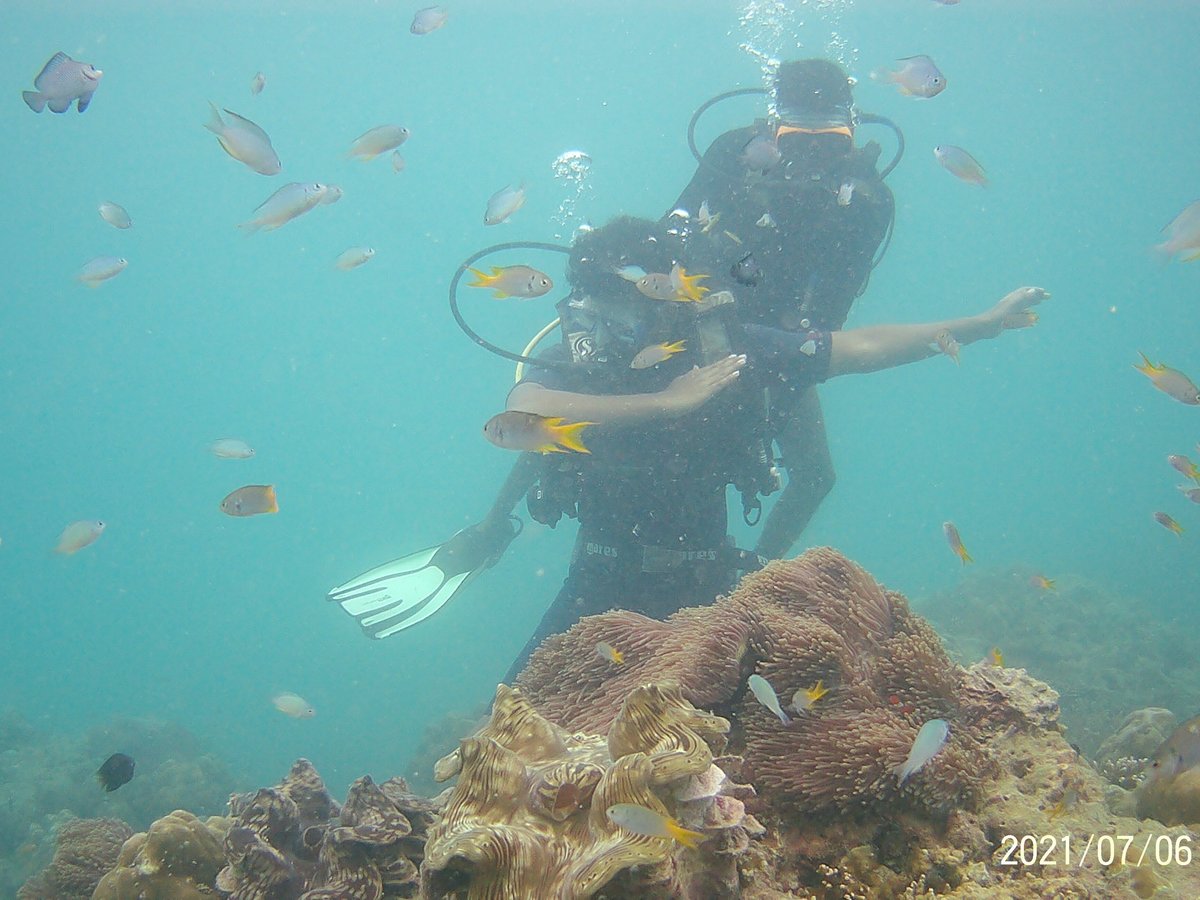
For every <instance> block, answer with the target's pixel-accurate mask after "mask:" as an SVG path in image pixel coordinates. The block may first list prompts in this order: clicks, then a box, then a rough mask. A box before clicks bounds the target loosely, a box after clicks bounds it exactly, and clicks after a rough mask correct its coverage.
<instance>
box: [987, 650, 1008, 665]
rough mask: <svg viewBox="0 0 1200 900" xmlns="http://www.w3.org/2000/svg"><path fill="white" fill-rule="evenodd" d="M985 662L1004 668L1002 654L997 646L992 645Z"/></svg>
mask: <svg viewBox="0 0 1200 900" xmlns="http://www.w3.org/2000/svg"><path fill="white" fill-rule="evenodd" d="M987 663H988V665H989V666H995V667H996V668H998V669H1003V668H1004V654H1003V653H1001V652H1000V648H999V647H993V648H992V649H991V650H990V651H989V652H988V655H987Z"/></svg>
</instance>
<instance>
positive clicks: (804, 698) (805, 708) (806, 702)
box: [792, 681, 829, 713]
mask: <svg viewBox="0 0 1200 900" xmlns="http://www.w3.org/2000/svg"><path fill="white" fill-rule="evenodd" d="M828 693H829V688H827V687H825V682H824V681H818V682H817V683H816V684H814V685H813V686H812V687H810V688H800V690H798V691H796V693H794V694H792V709H794V710H795V711H796V712H798V713H807V712H812V708H813V705H814V704H815V703H816V702H817V701H818V700H820V699H821V698H822V697H824V696H825V695H826V694H828Z"/></svg>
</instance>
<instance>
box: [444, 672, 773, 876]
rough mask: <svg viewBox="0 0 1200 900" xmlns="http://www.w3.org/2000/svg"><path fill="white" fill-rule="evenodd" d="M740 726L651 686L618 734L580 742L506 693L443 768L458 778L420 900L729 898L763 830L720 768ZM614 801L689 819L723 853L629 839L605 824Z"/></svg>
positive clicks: (627, 711) (628, 707)
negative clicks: (755, 834)
mask: <svg viewBox="0 0 1200 900" xmlns="http://www.w3.org/2000/svg"><path fill="white" fill-rule="evenodd" d="M728 727H729V723H728V722H726V721H725V720H724V719H721V718H719V717H717V716H714V715H711V714H710V713H706V712H703V711H701V710H698V709H696V708H695V707H694V706H692V705H691V704H690V703H688V702H687V701H685V700H684V699H683V697H682V695H681V693H680V691H679V689H678V687H674V686H672V687H667V688H663V687H659V686H656V685H643V686H640V687H637V688H634V689H633V690H632V691H630V692H629V695H628V697H627V698H626V701H625V702H624V703H623V704H622V708H621V710H620V712H619V713H618V715H617V716H616V718H615V720H614V721H613V723H612V725H611V727H610V728H609V730H608V735H607V737H601V736H599V735H588V734H580V733H575V734H570V733H568V732H566V731H564V730H563V729H561V728H559V727H558V726H556V725H554V724H552V723H551V722H549V721H547V720H546V719H544V718H543V717H542V716H540V715H539V714H538V713H537V712H535V711H534V709H533V707H532V706H531V705H530V704H529V702H528V701H527V700H525V698H524V697H522V696H521V694H520V692H519V691H517V690H514V689H512V688H509V687H507V686H505V685H500V686H499V687H498V688H497V690H496V700H495V703H494V705H493V710H492V716H491V718H490V719H489V721H488V723H487V724H486V725H485V726H484V727H483V728H482V729H480V730H479V731H478V732H476V734H475V735H473V736H472V737H469V738H466V739H465V740H463V741H462V742H461V744H460V746H459V748H458V749H457V750H456V751H454V753H453V754H451V756H450V757H447V760H446V762H445V764H444V765H443V766H442V767H441V768H442V771H443V773H457V774H459V780H458V783H457V785H456V786H455V788H454V790H453V792H452V793H451V795H450V798H449V801H448V803H447V806H446V810H445V813H444V816H443V818H442V819H441V821H439V822H438V823H437V824H435V825H434V827H433V828H432V829H431V830H430V833H429V840H428V844H427V846H426V856H425V862H424V864H423V866H422V869H421V871H422V877H423V887H422V896H424V897H426V898H441V897H448V896H460V895H462V894H463V892H465V895H466V896H467V897H469V898H476V897H570V898H585V897H591V896H592V895H593V894H595V893H596V892H597V891H599V890H601V889H602V888H605V886H606V885H607V886H609V887H608V890H609V891H615V892H616V893H614V894H613V896H637V897H646V898H650V897H659V896H662V897H667V896H707V897H713V898H717V897H721V896H725V895H726V894H727V893H728V892H729V890H730V889H731V888H730V886H731V885H734V886H735V885H736V884H737V870H736V863H735V858H736V855H737V853H738V852H739V850H738V847H739V846H740V847H741V849H744V848H745V844H746V843H747V841H746V840H745V832H746V830H747V829H757V827H758V826H757V823H754V822H753V820H752V819H751V818H750V817H747V816H746V815H745V811H744V809H743V808H742V807H741V803H740V801H738V800H737V799H736V798H734V797H732V796H725V795H723V794H722V793H721V791H722V789H723V787H724V782H725V778H724V775H723V774H720V773H715V774H714V773H712V772H711V770H712V768H713V750H714V748H720V747H721V746H723V744H724V734H725V732H726V731H727V730H728ZM677 792H679V794H678V795H677ZM680 796H682V797H685V798H686V799H680ZM616 803H634V804H639V805H642V806H647V807H649V808H651V809H655V810H657V811H659V812H661V813H663V814H666V815H672V816H678V817H680V818H682V819H683V820H684V822H685V824H686V825H688V826H689V827H696V828H698V829H701V830H705V831H707V832H709V833H710V834H712V835H713V840H712V841H711V842H710V843H711V844H712V846H711V847H710V846H709V845H707V844H706V848H705V850H703V851H701V852H700V853H696V852H695V851H683V850H679V851H677V850H676V848H675V847H674V846H673V844H672V842H671V841H669V840H667V839H664V838H658V837H647V836H641V835H636V834H632V833H630V832H626V831H624V830H622V829H620V828H618V827H617V826H615V825H614V824H612V822H610V821H609V820H608V818H607V815H606V811H607V809H608V808H609V807H610V806H612V805H613V804H616ZM739 836H740V837H741V840H739ZM689 885H690V886H692V887H691V890H692V893H690V894H689V893H688V890H689V887H688V886H689ZM722 885H724V888H722V887H721V886H722ZM696 891H700V893H696Z"/></svg>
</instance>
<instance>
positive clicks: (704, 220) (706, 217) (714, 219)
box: [696, 200, 721, 234]
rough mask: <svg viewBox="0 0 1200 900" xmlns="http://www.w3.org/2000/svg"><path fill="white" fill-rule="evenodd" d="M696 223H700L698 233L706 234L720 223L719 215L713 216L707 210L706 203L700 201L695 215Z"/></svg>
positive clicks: (705, 201)
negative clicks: (698, 209)
mask: <svg viewBox="0 0 1200 900" xmlns="http://www.w3.org/2000/svg"><path fill="white" fill-rule="evenodd" d="M696 221H698V222H699V223H700V233H701V234H708V233H709V232H710V231H711V230H712V229H713V227H714V226H715V225H716V224H717V223H718V222H719V221H721V214H720V213H717V214H716V215H713V214H712V212H711V211H710V210H709V208H708V201H707V200H701V201H700V211H699V212H698V213H696Z"/></svg>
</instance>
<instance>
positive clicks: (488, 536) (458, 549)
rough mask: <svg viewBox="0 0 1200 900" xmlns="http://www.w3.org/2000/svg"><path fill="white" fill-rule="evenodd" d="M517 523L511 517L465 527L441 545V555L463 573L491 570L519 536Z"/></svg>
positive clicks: (486, 520)
mask: <svg viewBox="0 0 1200 900" xmlns="http://www.w3.org/2000/svg"><path fill="white" fill-rule="evenodd" d="M514 522H516V523H518V524H516V525H514ZM519 522H520V520H519V519H516V518H515V517H513V516H506V517H504V518H503V519H499V518H498V519H494V520H493V519H484V520H483V521H482V522H479V523H477V524H475V525H468V526H467V527H466V528H464V529H463V530H462V531H460V532H458V534H456V535H454V536H453V537H452V538H450V540H448V541H446V543H445V544H443V545H442V552H443V553H444V554H445V555H446V556H450V557H453V558H455V559H457V560H459V561H461V563H462V564H463V565H464V569H463V570H464V571H466V570H467V569H474V568H479V567H481V566H482V567H485V568H491V567H492V566H494V565H495V564H496V562H497V561H498V560H499V559H500V557H501V556H503V555H504V551H505V550H507V549H508V545H509V544H511V543H512V542H513V539H514V538H515V537H516V536H517V535H518V534H520V533H521V528H520V525H519Z"/></svg>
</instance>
